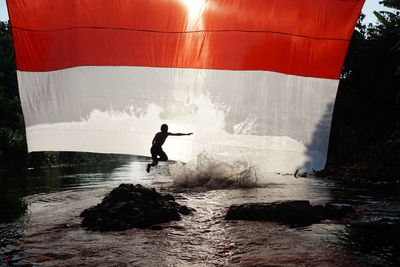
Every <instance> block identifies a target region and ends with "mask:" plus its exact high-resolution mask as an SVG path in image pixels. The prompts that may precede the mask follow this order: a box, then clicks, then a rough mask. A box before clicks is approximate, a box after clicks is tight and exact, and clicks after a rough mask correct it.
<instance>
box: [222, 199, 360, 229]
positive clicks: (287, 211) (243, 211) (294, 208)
mask: <svg viewBox="0 0 400 267" xmlns="http://www.w3.org/2000/svg"><path fill="white" fill-rule="evenodd" d="M349 214H356V211H355V210H354V209H353V207H351V206H350V205H346V204H334V203H327V204H326V205H325V206H322V205H315V206H312V205H310V202H309V201H308V200H292V201H282V202H272V203H246V204H241V205H232V206H231V207H229V209H228V212H227V214H226V216H225V219H226V220H270V221H279V222H283V223H286V224H290V225H299V226H307V225H311V224H313V223H319V222H321V220H323V219H341V218H343V217H344V216H347V215H349Z"/></svg>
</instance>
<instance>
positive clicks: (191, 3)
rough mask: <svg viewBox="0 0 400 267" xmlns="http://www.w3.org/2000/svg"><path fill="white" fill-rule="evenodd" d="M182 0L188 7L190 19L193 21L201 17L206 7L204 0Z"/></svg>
mask: <svg viewBox="0 0 400 267" xmlns="http://www.w3.org/2000/svg"><path fill="white" fill-rule="evenodd" d="M182 1H183V3H184V4H185V5H186V7H187V9H188V12H189V20H190V21H191V22H193V21H194V20H196V19H197V18H198V17H199V15H200V13H201V11H202V9H203V7H204V0H182Z"/></svg>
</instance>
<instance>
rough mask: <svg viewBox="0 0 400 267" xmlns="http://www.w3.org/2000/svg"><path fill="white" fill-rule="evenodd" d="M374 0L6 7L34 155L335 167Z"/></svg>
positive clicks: (80, 0) (25, 3)
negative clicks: (338, 111)
mask: <svg viewBox="0 0 400 267" xmlns="http://www.w3.org/2000/svg"><path fill="white" fill-rule="evenodd" d="M363 3H364V0H112V1H110V0H35V1H32V0H7V5H8V9H9V16H10V21H11V26H12V33H13V40H14V46H15V51H16V59H17V68H18V83H19V90H20V96H21V103H22V108H23V112H24V117H25V123H26V134H27V141H28V150H29V151H45V150H47V151H90V152H107V153H127V154H137V155H145V156H149V155H150V152H149V148H150V146H151V140H152V138H153V136H154V134H155V133H156V132H157V131H159V127H160V125H161V124H162V123H167V124H168V125H169V128H170V131H171V132H194V133H195V134H194V135H193V136H190V137H175V138H174V137H169V139H168V140H167V142H166V144H165V151H166V152H167V153H168V154H169V156H170V158H171V159H175V160H188V159H192V158H194V157H195V156H196V155H197V154H198V153H200V152H202V151H207V152H210V153H226V154H235V155H240V154H243V155H246V156H248V157H251V158H252V159H253V160H256V161H259V162H262V163H263V164H264V165H265V166H267V168H268V169H269V170H270V171H293V170H295V169H296V168H303V169H311V168H314V169H322V168H323V167H324V164H325V161H326V154H327V147H328V140H329V132H330V124H331V117H332V111H333V105H334V100H335V96H336V91H337V87H338V82H339V76H340V73H341V69H342V65H343V61H344V58H345V55H346V51H347V48H348V45H349V42H350V39H351V36H352V33H353V30H354V26H355V23H356V20H357V18H358V16H359V13H360V10H361V8H362V6H363Z"/></svg>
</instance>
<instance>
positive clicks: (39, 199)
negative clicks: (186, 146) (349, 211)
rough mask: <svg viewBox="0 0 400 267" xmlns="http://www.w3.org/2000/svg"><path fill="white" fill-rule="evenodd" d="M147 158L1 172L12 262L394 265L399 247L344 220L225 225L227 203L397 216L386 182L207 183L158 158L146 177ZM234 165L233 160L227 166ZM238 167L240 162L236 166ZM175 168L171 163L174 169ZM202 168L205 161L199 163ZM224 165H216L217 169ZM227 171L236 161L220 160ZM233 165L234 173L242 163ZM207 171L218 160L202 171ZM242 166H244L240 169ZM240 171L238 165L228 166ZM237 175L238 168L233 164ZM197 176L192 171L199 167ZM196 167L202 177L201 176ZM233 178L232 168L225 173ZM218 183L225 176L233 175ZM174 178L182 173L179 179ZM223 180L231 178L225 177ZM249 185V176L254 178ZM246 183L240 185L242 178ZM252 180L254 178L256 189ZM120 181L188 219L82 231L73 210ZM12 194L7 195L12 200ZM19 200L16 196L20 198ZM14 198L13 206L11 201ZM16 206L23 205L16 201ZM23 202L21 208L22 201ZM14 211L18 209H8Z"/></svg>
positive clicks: (284, 179)
mask: <svg viewBox="0 0 400 267" xmlns="http://www.w3.org/2000/svg"><path fill="white" fill-rule="evenodd" d="M146 164H147V162H145V161H140V160H136V161H132V162H129V163H125V164H122V165H120V166H104V167H97V168H82V167H75V168H72V167H69V168H51V169H47V170H41V171H40V172H37V171H31V172H28V173H24V174H4V173H3V174H2V177H1V180H0V181H1V184H0V185H1V190H0V193H1V199H2V200H3V202H4V201H5V200H4V199H6V198H7V199H8V202H7V201H6V203H11V204H8V206H6V207H3V208H2V209H3V211H2V213H3V215H2V216H3V217H4V216H5V215H4V214H5V213H4V212H6V213H8V214H11V213H16V214H18V209H24V207H25V206H24V203H26V205H27V209H26V212H25V214H24V215H22V216H19V217H18V218H17V219H15V220H14V221H13V222H12V223H11V226H12V227H13V229H16V230H17V231H19V232H20V233H21V234H22V235H23V238H22V239H21V240H20V241H19V243H20V245H22V247H23V256H24V258H23V259H22V260H21V261H19V264H33V265H35V266H395V265H399V264H400V260H399V255H400V253H399V248H398V247H396V246H394V245H393V244H390V243H389V244H386V243H385V242H379V245H375V244H371V243H370V242H371V241H360V240H359V239H354V238H353V237H352V235H350V234H349V226H348V224H349V221H346V220H344V221H324V222H322V223H319V224H313V225H311V226H308V227H301V228H292V227H289V226H287V225H284V224H280V223H277V222H266V221H226V220H224V215H225V213H226V210H227V208H228V207H229V206H230V205H232V204H240V203H244V202H271V201H279V200H310V202H311V204H324V203H326V202H328V201H335V202H338V203H348V204H352V205H353V206H354V207H355V208H356V209H357V210H358V211H359V212H360V213H362V216H361V217H363V219H365V218H366V217H368V218H372V217H374V216H392V215H393V214H395V213H396V212H397V214H400V212H399V211H400V198H399V195H398V192H399V191H398V190H397V189H395V188H393V187H391V189H388V188H386V187H385V186H384V185H382V186H375V187H374V188H372V189H371V188H370V187H368V188H366V187H365V188H361V187H355V186H351V185H348V184H343V183H337V182H333V181H326V180H321V179H316V178H310V177H308V178H295V177H293V176H291V175H281V174H271V173H257V174H256V177H255V176H254V175H255V174H254V173H253V174H252V173H251V171H254V170H251V169H250V168H248V166H247V167H246V166H241V167H240V168H244V169H245V171H246V172H242V173H241V176H240V177H239V178H238V177H234V178H233V179H234V180H235V179H236V181H237V180H238V179H244V180H246V179H247V180H248V182H249V183H248V184H243V183H240V184H235V183H225V184H224V183H222V184H221V183H218V182H215V181H205V182H203V183H202V185H201V186H199V184H198V181H199V180H204V179H205V178H204V177H205V174H204V173H205V170H204V168H203V169H202V171H199V169H196V170H193V169H190V168H189V167H186V166H185V165H183V164H179V163H178V164H175V163H164V164H160V166H158V167H157V168H156V169H154V170H152V171H151V172H150V173H149V174H148V173H146V172H145V167H146ZM234 164H237V163H234ZM239 165H240V164H239ZM171 166H173V167H171ZM203 167H204V166H203ZM219 167H221V166H219ZM221 168H224V169H226V168H230V169H231V170H232V169H234V168H235V166H233V165H230V166H225V165H224V166H222V167H221ZM240 168H239V169H240ZM206 169H208V170H209V171H212V170H215V169H218V166H211V168H210V166H208V167H206ZM242 170H243V169H242ZM235 171H237V170H235ZM239 171H240V170H239ZM196 172H197V173H196ZM199 172H200V174H199ZM231 174H232V173H231ZM231 174H226V173H221V172H217V173H213V175H214V176H218V175H220V176H221V175H222V176H224V175H225V176H224V177H225V178H224V177H222V176H221V177H222V178H221V177H220V178H221V179H231V180H232V175H231ZM177 176H179V177H178V178H177ZM227 177H228V178H227ZM255 178H256V181H250V180H251V179H255ZM242 182H243V181H242ZM253 182H256V183H257V184H256V185H254V183H253ZM120 183H134V184H138V183H139V184H142V185H145V186H149V187H155V188H156V189H157V190H159V191H161V192H167V193H172V194H173V195H174V196H175V198H176V200H177V202H179V203H180V204H183V205H187V206H189V207H191V208H194V209H195V212H194V213H193V215H188V216H183V217H182V220H180V221H176V222H170V223H166V224H163V226H164V228H163V229H162V230H150V229H130V230H126V231H122V232H92V231H87V230H85V229H83V228H82V227H80V222H81V218H80V217H79V214H80V213H81V212H82V211H83V210H84V209H85V208H88V207H90V206H93V205H95V204H97V203H99V202H100V201H101V200H102V198H103V197H104V196H105V195H106V194H107V193H108V192H109V191H110V190H111V189H112V188H113V187H116V186H118V185H119V184H120ZM10 199H11V200H12V201H10ZM20 200H22V202H19V201H20ZM16 203H17V204H16ZM18 203H20V205H18ZM21 203H22V204H21ZM15 216H17V215H15Z"/></svg>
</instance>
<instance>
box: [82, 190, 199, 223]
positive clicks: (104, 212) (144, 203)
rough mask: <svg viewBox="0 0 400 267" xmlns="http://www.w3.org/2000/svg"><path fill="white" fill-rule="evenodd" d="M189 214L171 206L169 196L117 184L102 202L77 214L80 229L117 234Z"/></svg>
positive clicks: (171, 199) (172, 200)
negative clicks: (81, 218)
mask: <svg viewBox="0 0 400 267" xmlns="http://www.w3.org/2000/svg"><path fill="white" fill-rule="evenodd" d="M190 213H192V210H191V209H189V208H188V207H186V206H182V205H180V204H178V203H177V202H175V199H174V197H173V196H172V195H169V194H160V193H158V192H156V190H155V189H154V188H151V189H149V188H145V187H143V186H141V185H139V184H138V185H133V184H121V185H120V186H118V187H116V188H114V189H113V190H112V191H111V192H110V193H109V194H108V195H107V196H106V197H104V199H103V201H102V202H101V203H100V204H98V205H96V206H94V207H91V208H88V209H85V210H84V211H83V212H82V213H81V215H80V216H81V217H84V219H83V221H82V225H83V226H84V227H86V228H87V229H90V230H99V231H115V230H116V231H118V230H124V229H128V228H147V227H150V226H152V225H154V224H158V223H163V222H168V221H172V220H179V219H180V218H181V216H180V214H184V215H186V214H190Z"/></svg>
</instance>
